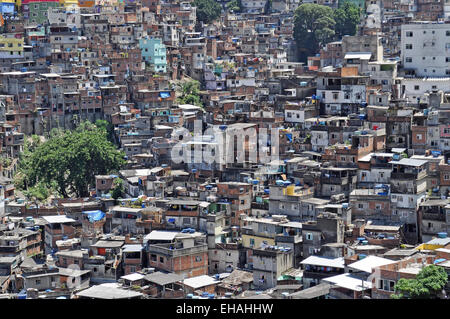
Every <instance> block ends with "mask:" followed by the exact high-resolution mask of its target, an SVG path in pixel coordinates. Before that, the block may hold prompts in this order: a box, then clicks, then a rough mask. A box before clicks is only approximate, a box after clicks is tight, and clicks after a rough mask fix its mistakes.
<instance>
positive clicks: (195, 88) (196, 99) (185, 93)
mask: <svg viewBox="0 0 450 319" xmlns="http://www.w3.org/2000/svg"><path fill="white" fill-rule="evenodd" d="M179 92H180V97H178V102H179V103H181V104H192V105H197V106H202V107H203V103H202V101H201V99H200V95H199V92H200V82H198V81H196V80H189V81H185V82H182V83H181V84H180V85H179Z"/></svg>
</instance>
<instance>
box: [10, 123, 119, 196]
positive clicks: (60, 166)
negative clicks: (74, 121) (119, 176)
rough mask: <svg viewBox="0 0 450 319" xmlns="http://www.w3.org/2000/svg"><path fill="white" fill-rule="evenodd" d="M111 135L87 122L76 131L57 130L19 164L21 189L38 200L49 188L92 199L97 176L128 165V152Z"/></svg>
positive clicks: (29, 151)
mask: <svg viewBox="0 0 450 319" xmlns="http://www.w3.org/2000/svg"><path fill="white" fill-rule="evenodd" d="M107 135H108V133H107V131H106V130H105V129H104V128H99V127H97V126H95V125H94V124H92V123H90V122H83V123H81V124H80V126H79V127H78V128H77V129H76V130H74V131H61V130H57V131H53V132H51V134H50V138H49V140H47V141H46V142H44V143H35V145H28V146H27V148H26V151H24V153H23V154H22V156H21V158H20V162H19V172H18V178H17V179H16V181H17V183H18V186H19V187H22V188H23V189H25V190H28V191H29V190H31V191H32V194H30V195H32V196H34V197H36V198H40V197H45V195H47V193H46V192H45V191H44V189H45V187H47V188H54V189H55V190H56V191H58V193H59V194H60V195H61V196H63V197H68V196H69V194H71V193H74V194H75V195H76V196H78V197H84V196H88V190H89V186H93V185H94V183H95V175H98V174H108V173H111V172H113V171H117V170H119V169H120V167H121V166H122V165H123V164H124V163H125V160H124V153H123V152H120V151H118V150H117V149H116V147H115V146H114V145H113V144H112V143H111V142H110V141H108V138H107ZM33 188H34V189H33Z"/></svg>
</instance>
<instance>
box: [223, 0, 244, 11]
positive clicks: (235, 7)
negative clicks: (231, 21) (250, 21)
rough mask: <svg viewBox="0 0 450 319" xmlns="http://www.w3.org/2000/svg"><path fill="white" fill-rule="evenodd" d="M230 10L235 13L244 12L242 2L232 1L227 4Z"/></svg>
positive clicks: (239, 0) (238, 0)
mask: <svg viewBox="0 0 450 319" xmlns="http://www.w3.org/2000/svg"><path fill="white" fill-rule="evenodd" d="M226 7H227V9H228V10H230V11H233V12H241V11H242V2H241V0H231V1H229V2H228V3H227V4H226Z"/></svg>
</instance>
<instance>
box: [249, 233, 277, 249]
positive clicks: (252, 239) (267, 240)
mask: <svg viewBox="0 0 450 319" xmlns="http://www.w3.org/2000/svg"><path fill="white" fill-rule="evenodd" d="M263 243H264V244H266V245H270V246H275V238H273V237H262V236H255V235H246V234H242V246H244V247H245V248H255V249H257V248H260V247H261V244H263Z"/></svg>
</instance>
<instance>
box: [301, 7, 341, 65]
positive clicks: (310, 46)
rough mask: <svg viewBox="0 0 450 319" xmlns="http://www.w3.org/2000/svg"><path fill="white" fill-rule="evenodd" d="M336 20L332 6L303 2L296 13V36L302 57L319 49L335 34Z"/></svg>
mask: <svg viewBox="0 0 450 319" xmlns="http://www.w3.org/2000/svg"><path fill="white" fill-rule="evenodd" d="M335 25H336V22H335V21H334V19H333V10H332V9H331V8H330V7H326V6H321V5H317V4H311V3H306V4H302V5H301V6H299V7H298V8H297V9H296V10H295V14H294V37H295V40H296V42H297V47H298V48H299V52H300V59H301V60H306V58H307V57H308V56H310V55H312V54H315V53H316V52H318V51H319V48H320V46H321V45H322V44H324V43H327V42H329V41H330V40H331V39H333V37H334V35H335V31H334V28H335Z"/></svg>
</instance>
